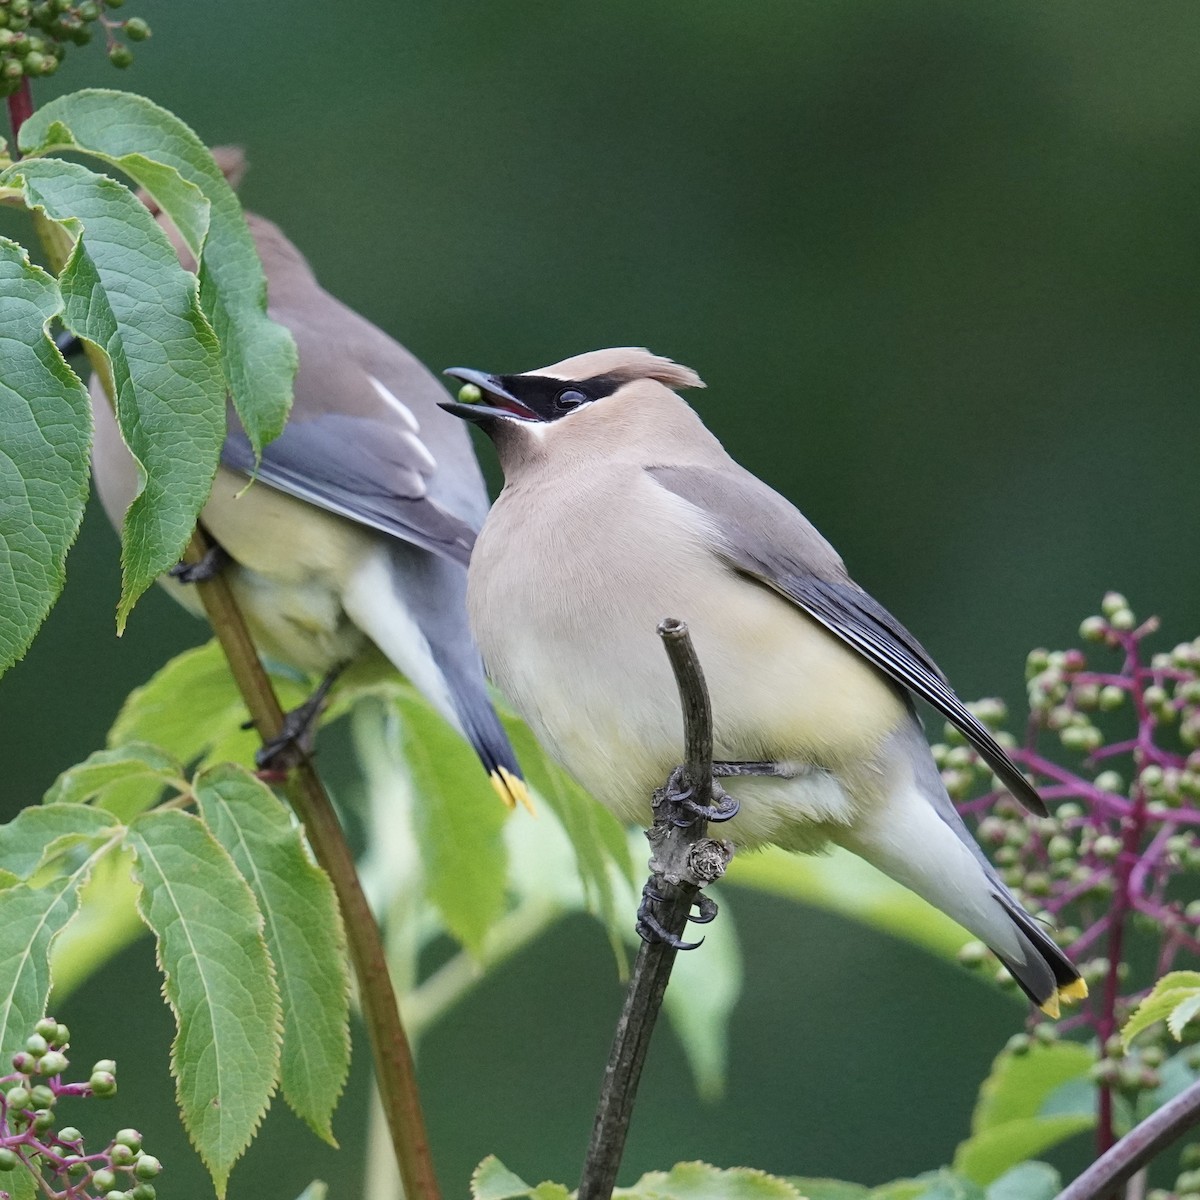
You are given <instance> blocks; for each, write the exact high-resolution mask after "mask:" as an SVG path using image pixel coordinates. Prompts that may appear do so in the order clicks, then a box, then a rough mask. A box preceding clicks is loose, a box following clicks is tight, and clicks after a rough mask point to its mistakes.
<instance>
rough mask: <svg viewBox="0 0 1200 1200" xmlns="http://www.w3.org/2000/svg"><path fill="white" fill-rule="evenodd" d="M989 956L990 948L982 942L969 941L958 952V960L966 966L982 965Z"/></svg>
mask: <svg viewBox="0 0 1200 1200" xmlns="http://www.w3.org/2000/svg"><path fill="white" fill-rule="evenodd" d="M987 958H988V948H987V947H986V946H985V945H984V944H983V943H982V942H967V943H966V945H965V946H963V947H962V948H961V949H960V950H959V952H958V961H959V962H960V963H962V965H963V966H964V967H978V966H981V965H982V964H983V963H984V962H986V961H987Z"/></svg>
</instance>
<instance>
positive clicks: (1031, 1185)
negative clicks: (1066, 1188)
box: [986, 1162, 1062, 1200]
mask: <svg viewBox="0 0 1200 1200" xmlns="http://www.w3.org/2000/svg"><path fill="white" fill-rule="evenodd" d="M1061 1187H1062V1180H1061V1178H1060V1177H1059V1174H1058V1172H1057V1171H1056V1170H1055V1169H1054V1168H1053V1167H1052V1166H1051V1165H1050V1164H1049V1163H1044V1162H1024V1163H1021V1164H1019V1165H1018V1166H1015V1167H1013V1169H1012V1170H1011V1171H1006V1172H1005V1173H1004V1174H1003V1175H1002V1176H1001V1177H1000V1178H999V1179H997V1180H996V1182H995V1183H993V1184H992V1186H991V1187H989V1188H988V1190H987V1192H986V1197H987V1200H1054V1197H1055V1196H1057V1195H1058V1192H1059V1189H1060V1188H1061Z"/></svg>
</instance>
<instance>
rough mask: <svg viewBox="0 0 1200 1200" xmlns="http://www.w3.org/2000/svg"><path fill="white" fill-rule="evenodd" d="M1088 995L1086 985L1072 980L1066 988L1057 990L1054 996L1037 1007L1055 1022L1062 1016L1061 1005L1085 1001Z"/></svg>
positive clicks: (1079, 980)
mask: <svg viewBox="0 0 1200 1200" xmlns="http://www.w3.org/2000/svg"><path fill="white" fill-rule="evenodd" d="M1087 994H1088V988H1087V984H1086V983H1084V981H1083V980H1082V979H1072V980H1071V982H1070V983H1068V984H1067V985H1066V987H1060V988H1058V989H1057V990H1056V991H1055V992H1054V994H1053V995H1052V996H1051V997H1050V998H1049V999H1048V1000H1047V1001H1046V1002H1045V1003H1044V1004H1039V1005H1038V1007H1039V1008H1040V1009H1041V1010H1042V1012H1044V1013H1045V1014H1046V1016H1048V1017H1053V1018H1054V1019H1055V1020H1056V1021H1057V1020H1058V1018H1059V1016H1061V1015H1062V1009H1061V1007H1060V1005H1061V1004H1074V1003H1076V1002H1077V1001H1079V1000H1083V999H1086V997H1087Z"/></svg>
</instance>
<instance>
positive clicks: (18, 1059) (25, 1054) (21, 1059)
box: [12, 1050, 37, 1075]
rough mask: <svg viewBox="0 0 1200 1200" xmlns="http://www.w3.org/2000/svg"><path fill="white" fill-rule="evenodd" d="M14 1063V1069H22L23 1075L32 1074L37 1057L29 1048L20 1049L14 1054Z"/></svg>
mask: <svg viewBox="0 0 1200 1200" xmlns="http://www.w3.org/2000/svg"><path fill="white" fill-rule="evenodd" d="M12 1064H13V1070H15V1071H20V1073H21V1074H22V1075H32V1074H33V1068H34V1066H35V1065H36V1064H37V1059H36V1058H34V1057H33V1055H32V1054H30V1053H29V1051H28V1050H18V1051H17V1053H16V1054H14V1055H13V1058H12Z"/></svg>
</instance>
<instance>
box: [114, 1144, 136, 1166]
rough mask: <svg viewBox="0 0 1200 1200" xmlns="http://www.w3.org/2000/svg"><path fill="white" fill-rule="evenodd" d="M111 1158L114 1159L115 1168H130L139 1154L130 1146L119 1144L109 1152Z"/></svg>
mask: <svg viewBox="0 0 1200 1200" xmlns="http://www.w3.org/2000/svg"><path fill="white" fill-rule="evenodd" d="M109 1157H110V1158H111V1159H112V1161H113V1166H114V1167H128V1166H130V1165H131V1164H132V1163H133V1160H134V1159H135V1158H136V1157H137V1152H136V1151H135V1150H133V1149H131V1148H130V1147H129V1146H126V1145H123V1144H122V1143H121V1142H117V1143H116V1145H114V1146H113V1148H112V1150H111V1151H110V1152H109Z"/></svg>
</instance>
